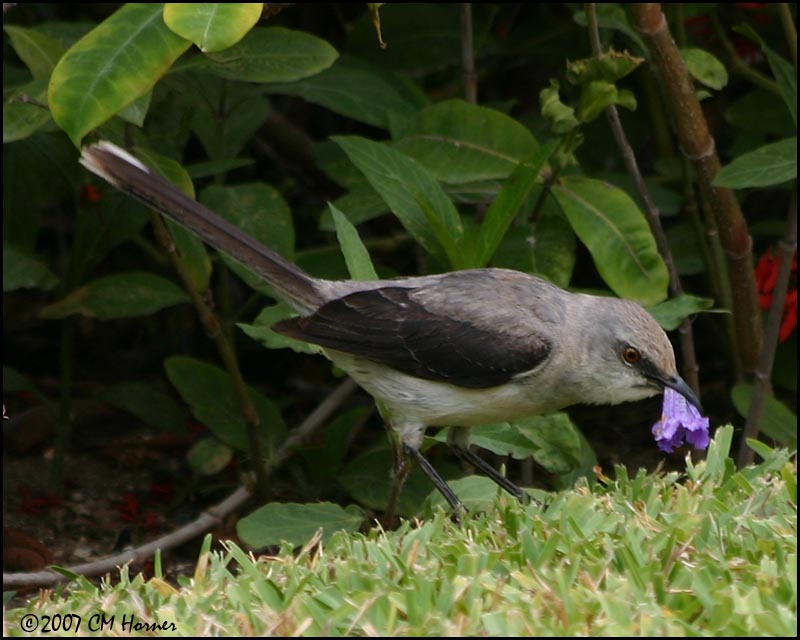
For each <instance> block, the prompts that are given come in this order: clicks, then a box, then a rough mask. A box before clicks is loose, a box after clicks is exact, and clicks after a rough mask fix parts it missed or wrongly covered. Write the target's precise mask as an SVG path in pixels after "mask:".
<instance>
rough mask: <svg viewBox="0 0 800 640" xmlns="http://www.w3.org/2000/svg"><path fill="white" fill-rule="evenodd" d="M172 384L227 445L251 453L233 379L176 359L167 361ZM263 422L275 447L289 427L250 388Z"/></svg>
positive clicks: (262, 428)
mask: <svg viewBox="0 0 800 640" xmlns="http://www.w3.org/2000/svg"><path fill="white" fill-rule="evenodd" d="M164 369H165V370H166V372H167V377H168V378H169V380H170V382H171V383H172V384H173V385H174V386H175V388H176V389H177V390H178V393H180V394H181V397H182V398H183V399H184V401H185V402H186V403H187V404H189V406H190V407H191V410H192V414H193V415H194V417H195V418H197V419H198V420H199V421H200V422H202V423H203V424H204V425H206V426H207V427H208V428H209V429H210V430H211V432H212V433H213V434H214V435H215V436H217V438H219V439H220V440H222V442H224V443H225V444H227V445H229V446H231V447H233V448H234V449H237V450H239V451H249V449H250V444H249V440H248V438H247V429H246V425H245V420H244V416H243V415H242V408H241V405H240V404H239V400H238V397H237V395H236V390H235V389H234V385H233V381H232V380H231V377H230V376H229V375H228V374H227V373H225V372H224V371H223V370H222V369H220V368H218V367H215V366H213V365H210V364H208V363H205V362H201V361H200V360H195V359H193V358H187V357H184V356H174V357H171V358H167V359H166V360H165V361H164ZM247 393H248V395H249V396H250V400H251V401H252V402H253V405H254V406H255V408H256V413H257V414H258V418H259V423H260V424H259V432H260V433H261V435H262V437H263V438H264V440H265V442H266V443H267V445H268V447H270V448H271V447H274V446H275V445H276V444H277V443H278V442H280V441H281V440H282V439H283V437H284V436H285V434H286V425H285V424H284V422H283V418H281V414H280V412H279V411H278V408H277V407H276V406H275V404H274V403H273V402H272V401H271V400H269V399H267V398H265V397H264V396H263V395H262V394H261V393H259V392H258V391H256V390H255V389H253V388H252V387H248V388H247Z"/></svg>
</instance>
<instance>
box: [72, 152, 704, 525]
mask: <svg viewBox="0 0 800 640" xmlns="http://www.w3.org/2000/svg"><path fill="white" fill-rule="evenodd" d="M81 163H82V164H83V165H84V166H85V167H87V168H88V169H89V170H90V171H92V172H94V173H96V174H97V175H99V176H101V177H102V178H104V179H105V180H107V181H108V182H110V183H111V184H112V185H113V186H114V187H116V188H117V189H119V190H121V191H123V192H125V193H128V194H129V195H131V196H134V197H135V198H138V199H139V200H141V201H143V202H144V203H145V204H147V205H148V206H150V207H152V208H153V209H155V210H157V211H159V212H160V213H162V214H164V215H166V216H168V217H170V218H172V219H173V220H175V221H177V222H178V223H180V224H181V225H183V226H185V227H187V228H188V229H189V230H191V231H193V232H194V233H196V234H197V235H198V236H200V238H202V239H203V240H204V241H205V242H207V243H208V244H210V245H211V246H213V247H215V248H217V249H219V250H220V251H223V252H225V253H227V254H229V255H230V256H232V257H233V258H235V259H236V260H238V261H239V262H241V263H243V264H244V265H246V266H247V267H249V268H250V269H251V270H253V271H254V272H256V273H257V274H258V275H259V276H260V277H262V278H263V279H264V280H265V281H266V282H268V283H269V284H270V285H271V286H272V287H273V288H274V290H275V291H276V292H277V293H278V295H279V296H280V297H282V298H283V299H284V300H286V301H287V302H288V303H289V304H290V305H291V306H292V307H294V309H295V310H296V311H297V312H298V313H299V314H300V315H299V316H298V317H295V318H291V319H288V320H283V321H281V322H279V323H277V324H276V325H275V326H274V329H275V331H277V332H279V333H281V334H284V335H287V336H291V337H293V338H298V339H300V340H305V341H307V342H310V343H313V344H316V345H319V346H320V347H322V349H323V352H324V353H325V355H326V356H327V357H328V358H329V359H330V360H332V361H333V362H334V363H335V364H336V365H337V366H338V367H340V368H341V369H343V370H344V371H346V372H347V373H348V374H349V375H350V376H351V377H352V378H353V379H355V381H356V382H357V383H358V384H359V385H361V386H362V387H363V388H364V389H365V390H366V391H367V392H368V393H370V394H371V395H372V396H373V398H374V399H375V400H376V401H378V403H379V406H380V408H381V410H382V413H383V417H384V419H385V420H386V421H387V422H388V424H389V425H390V427H391V429H393V430H394V431H395V432H396V434H397V435H398V437H399V440H400V442H401V443H402V445H403V447H404V450H405V452H406V454H407V455H411V456H412V457H413V458H414V459H415V460H416V462H417V463H418V464H419V466H420V467H421V468H422V470H423V471H424V472H425V474H426V475H427V476H428V477H429V478H430V479H431V481H432V482H433V484H434V485H435V486H436V487H437V489H439V491H440V492H441V493H442V494H443V495H444V497H445V499H446V500H447V501H448V503H449V504H450V505H451V507H453V508H454V509H456V510H457V509H458V508H459V506H460V503H459V501H458V498H457V497H456V495H455V493H454V492H453V491H452V490H451V489H450V487H449V486H448V485H447V483H446V482H445V481H444V480H443V479H442V478H441V476H440V475H439V474H438V473H437V472H436V470H435V469H434V468H433V467H432V466H431V464H430V463H429V462H428V460H427V459H426V458H425V457H424V456H423V454H422V453H421V451H420V447H421V445H422V439H423V433H424V431H425V428H426V427H429V426H448V427H459V429H454V430H451V432H452V433H455V434H456V436H455V437H454V438H449V439H448V441H449V443H450V445H451V446H452V447H453V448H454V449H455V451H456V452H457V453H458V454H459V455H460V456H461V457H463V458H465V459H466V460H468V461H469V462H471V463H472V464H473V465H475V466H476V467H478V468H479V469H480V470H482V471H483V472H484V473H486V474H488V475H489V476H490V477H491V478H492V479H493V480H495V481H496V482H498V484H500V485H501V486H502V487H503V488H505V489H506V490H507V491H509V492H510V493H512V494H513V495H515V496H517V497H518V498H520V499H522V498H523V495H524V494H523V493H522V490H521V489H520V488H519V487H517V486H516V485H515V484H513V483H512V482H510V481H509V480H507V479H506V478H505V477H504V476H502V475H501V474H499V473H498V472H497V471H496V470H495V469H494V468H493V467H492V466H491V465H489V464H487V463H486V462H484V461H483V459H482V458H480V457H479V456H477V455H476V454H474V453H472V452H471V451H470V449H469V448H468V442H467V441H466V439H465V437H464V433H465V432H466V430H465V429H463V427H471V426H476V425H481V424H487V423H491V422H499V421H510V420H515V419H518V418H522V417H525V416H531V415H539V414H545V413H550V412H553V411H557V410H559V409H562V408H564V407H567V406H569V405H572V404H576V403H584V404H618V403H621V402H627V401H633V400H640V399H642V398H646V397H648V396H653V395H656V394H658V393H661V392H663V391H664V390H665V388H670V389H673V390H675V391H676V392H677V393H679V394H680V395H682V396H683V397H684V398H686V399H687V400H688V402H689V403H691V404H692V405H694V406H695V407H697V408H700V403H699V401H698V399H697V397H696V396H695V394H694V393H693V391H692V390H691V388H690V387H689V386H688V385H687V384H686V383H685V382H684V381H683V379H682V378H681V377H680V376H679V375H678V373H677V371H676V367H675V356H674V354H673V351H672V345H671V344H670V342H669V340H668V339H667V336H666V334H665V333H664V331H663V330H662V329H661V327H660V326H659V325H658V323H657V322H656V321H655V320H654V319H653V317H652V316H651V315H650V314H649V313H648V312H647V311H645V309H644V308H642V307H641V306H640V305H638V304H636V303H634V302H630V301H627V300H620V299H617V298H610V297H599V296H591V295H586V294H581V293H570V292H567V291H564V290H563V289H560V288H558V287H556V286H554V285H553V284H551V283H549V282H546V281H545V280H542V279H540V278H536V277H534V276H531V275H527V274H525V273H521V272H518V271H511V270H506V269H470V270H465V271H456V272H453V273H443V274H438V275H431V276H420V277H408V278H397V279H393V280H375V281H361V282H360V281H350V280H323V279H320V278H315V277H313V276H311V275H309V274H308V273H306V272H305V271H303V270H302V269H300V268H299V267H298V266H297V265H295V264H292V263H291V262H289V261H288V260H286V259H284V258H283V257H281V256H280V255H278V254H277V253H276V252H274V251H273V250H271V249H269V248H267V247H265V246H264V245H262V244H261V243H259V242H258V241H256V240H255V239H253V238H251V237H250V236H248V235H246V234H245V233H243V232H242V231H241V230H240V229H238V228H237V227H235V226H234V225H232V224H230V223H229V222H227V221H226V220H224V219H222V218H220V217H219V216H217V215H216V214H214V213H213V212H212V211H210V210H209V209H208V208H207V207H205V206H203V205H202V204H200V203H198V202H197V201H195V200H193V199H191V198H189V197H188V196H186V195H185V194H184V193H183V192H181V191H180V190H179V189H178V188H176V187H175V186H173V185H172V184H171V183H170V182H168V181H167V180H165V179H164V178H162V177H161V176H159V175H158V174H156V173H155V172H154V171H152V170H151V169H149V168H148V167H146V166H145V165H144V164H143V163H142V162H140V161H139V160H138V159H136V158H135V157H133V156H132V155H130V154H129V153H127V152H125V151H123V150H122V149H120V148H119V147H116V146H114V145H112V144H110V143H108V142H100V143H97V144H94V145H91V146H89V147H86V148H84V150H83V154H82V157H81Z"/></svg>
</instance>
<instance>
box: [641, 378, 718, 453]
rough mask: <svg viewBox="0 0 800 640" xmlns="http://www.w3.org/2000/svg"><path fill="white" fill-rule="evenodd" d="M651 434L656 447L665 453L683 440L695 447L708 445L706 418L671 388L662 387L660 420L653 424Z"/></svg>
mask: <svg viewBox="0 0 800 640" xmlns="http://www.w3.org/2000/svg"><path fill="white" fill-rule="evenodd" d="M653 435H654V436H655V438H656V444H658V448H659V449H661V450H662V451H666V452H667V453H671V452H672V451H673V450H674V449H676V448H678V447H680V446H681V445H682V444H683V443H684V440H685V441H686V442H688V443H689V444H691V445H693V446H694V448H695V449H705V448H706V447H707V446H708V418H704V417H703V416H701V415H700V412H699V411H698V410H697V409H696V408H695V407H694V406H693V405H691V404H689V403H688V402H687V401H686V398H684V397H683V396H682V395H681V394H680V393H678V392H677V391H674V390H673V389H670V388H666V389H664V404H663V406H662V409H661V420H659V421H658V422H656V423H655V424H654V425H653Z"/></svg>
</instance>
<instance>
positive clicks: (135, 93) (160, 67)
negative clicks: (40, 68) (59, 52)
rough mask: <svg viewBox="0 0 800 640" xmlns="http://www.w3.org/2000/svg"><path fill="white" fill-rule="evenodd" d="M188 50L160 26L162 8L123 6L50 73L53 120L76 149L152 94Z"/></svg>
mask: <svg viewBox="0 0 800 640" xmlns="http://www.w3.org/2000/svg"><path fill="white" fill-rule="evenodd" d="M189 46H190V43H189V42H188V41H186V40H184V39H183V38H180V37H179V36H177V35H175V34H174V33H172V31H170V30H169V29H168V28H167V26H166V25H165V24H164V20H163V18H162V5H161V4H147V3H132V4H126V5H123V6H122V7H121V8H120V9H119V10H117V11H116V13H114V14H113V15H112V16H111V17H109V18H108V19H106V20H104V21H103V22H102V23H100V24H99V25H98V26H97V27H96V28H94V29H92V31H90V32H89V33H88V34H86V35H85V36H84V37H83V38H81V39H80V40H79V41H78V42H77V43H75V45H74V46H73V47H71V48H70V49H69V50H68V51H67V52H66V53H65V54H64V56H63V57H62V58H61V60H60V61H59V63H58V65H57V66H56V68H55V69H54V70H53V75H52V77H51V78H50V91H49V98H48V101H49V103H50V110H51V112H52V115H53V119H54V120H55V121H56V123H58V125H59V126H60V127H61V128H62V129H64V131H66V132H67V134H68V135H69V137H70V139H71V140H72V142H73V144H74V145H75V146H80V144H81V140H82V139H83V136H85V135H86V134H87V133H88V132H90V131H91V130H92V129H94V128H95V127H98V126H99V125H101V124H103V123H104V122H106V121H107V120H108V119H109V118H111V117H112V116H113V115H115V114H117V113H119V112H120V111H121V110H122V109H124V108H125V107H126V106H128V105H129V104H130V103H131V102H133V101H134V100H136V99H137V98H139V97H140V96H143V95H144V94H146V93H147V92H148V91H150V89H152V88H153V86H154V85H155V83H156V82H158V80H159V79H160V78H161V76H163V75H164V74H165V73H166V72H167V71H168V70H169V68H170V67H171V66H172V63H173V62H175V60H177V59H178V57H179V56H180V55H181V54H182V53H183V52H184V51H186V49H188V48H189Z"/></svg>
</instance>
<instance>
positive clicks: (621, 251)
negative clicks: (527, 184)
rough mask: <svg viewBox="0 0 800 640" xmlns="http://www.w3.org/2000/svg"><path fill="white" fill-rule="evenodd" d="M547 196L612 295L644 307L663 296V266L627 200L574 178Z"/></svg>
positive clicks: (589, 181) (612, 189) (650, 236)
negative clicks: (561, 215)
mask: <svg viewBox="0 0 800 640" xmlns="http://www.w3.org/2000/svg"><path fill="white" fill-rule="evenodd" d="M551 192H552V194H553V196H554V197H555V199H556V201H557V202H558V204H559V206H560V207H561V210H562V211H563V212H564V214H565V215H566V216H567V218H568V219H569V222H570V224H571V225H572V228H573V229H574V230H575V233H576V234H577V235H578V238H580V240H581V242H583V244H584V245H586V247H587V248H588V249H589V251H590V253H591V254H592V258H593V259H594V264H595V266H596V267H597V271H598V272H599V273H600V275H601V276H602V278H603V280H604V281H605V282H606V284H608V286H609V287H611V289H612V290H613V291H614V292H615V293H616V294H617V295H618V296H620V297H622V298H628V299H630V300H636V301H638V302H640V303H642V304H643V305H645V306H652V305H654V304H656V303H658V302H661V301H662V300H664V299H665V298H666V297H667V286H668V284H669V276H668V274H667V267H666V265H665V264H664V261H663V260H662V258H661V256H660V255H659V253H658V249H657V248H656V242H655V239H654V238H653V234H652V233H651V231H650V227H649V226H648V224H647V220H645V217H644V214H643V213H642V212H641V210H640V209H639V207H638V206H636V204H635V203H634V201H633V200H631V198H630V196H628V195H627V194H626V193H625V192H624V191H622V190H621V189H618V188H616V187H614V186H612V185H609V184H606V183H604V182H600V181H598V180H593V179H591V178H578V177H570V178H563V179H562V180H561V183H560V184H558V185H554V186H553V187H551Z"/></svg>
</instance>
